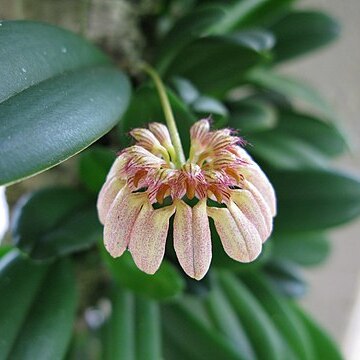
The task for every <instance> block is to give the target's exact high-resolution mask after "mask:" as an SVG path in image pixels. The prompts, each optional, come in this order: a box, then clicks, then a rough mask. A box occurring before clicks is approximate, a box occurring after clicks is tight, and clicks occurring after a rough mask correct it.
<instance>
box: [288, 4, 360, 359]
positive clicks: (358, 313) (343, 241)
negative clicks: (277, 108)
mask: <svg viewBox="0 0 360 360" xmlns="http://www.w3.org/2000/svg"><path fill="white" fill-rule="evenodd" d="M298 6H299V7H303V8H307V9H309V8H311V9H319V10H323V11H326V12H328V13H329V14H331V15H332V16H334V17H335V18H337V20H338V21H339V22H340V24H341V25H342V32H341V36H340V39H339V40H338V41H337V42H335V43H333V44H332V45H331V46H330V47H328V48H325V49H324V50H321V51H319V52H318V53H314V54H313V55H312V56H309V57H305V58H304V59H300V60H298V61H296V63H294V64H293V65H292V64H287V65H286V67H283V68H282V70H283V73H285V74H289V75H296V76H297V77H300V78H302V79H304V80H305V81H307V82H309V83H310V84H312V85H313V86H314V87H315V88H317V89H318V90H319V91H320V92H321V94H322V95H323V96H324V97H325V98H326V99H327V100H328V101H329V102H330V103H331V104H332V106H333V108H334V110H335V112H336V113H337V115H338V118H339V119H340V120H341V121H342V123H343V129H344V132H345V133H346V134H347V136H348V137H349V138H350V142H351V144H352V148H351V153H349V154H348V155H347V156H344V157H342V158H341V159H340V160H339V161H338V164H337V165H338V167H340V168H342V169H346V170H348V171H349V172H350V173H351V172H359V170H360V122H359V114H360V48H359V46H358V44H359V36H360V23H359V17H360V2H359V1H358V0H345V1H338V0H303V1H299V3H298ZM359 234H360V221H359V220H358V221H355V222H353V223H352V224H350V225H347V226H345V227H343V228H340V229H337V230H335V231H334V232H333V233H331V238H332V248H333V251H332V253H331V255H330V257H329V259H328V261H326V262H325V264H324V265H322V266H319V267H317V268H313V269H311V271H309V272H308V273H307V274H306V276H307V278H308V279H309V282H310V288H309V292H308V295H307V296H306V297H305V299H304V301H303V304H304V305H305V307H306V308H307V309H308V310H309V311H310V312H311V313H312V314H313V316H314V317H315V318H316V319H317V320H318V321H319V322H320V323H321V324H322V325H323V326H324V327H325V328H326V329H328V331H329V332H330V333H331V335H332V336H333V337H334V338H335V339H336V340H337V341H338V343H339V344H341V346H342V349H343V351H344V353H345V356H346V359H354V360H355V359H359V354H360V262H359V254H360V241H359Z"/></svg>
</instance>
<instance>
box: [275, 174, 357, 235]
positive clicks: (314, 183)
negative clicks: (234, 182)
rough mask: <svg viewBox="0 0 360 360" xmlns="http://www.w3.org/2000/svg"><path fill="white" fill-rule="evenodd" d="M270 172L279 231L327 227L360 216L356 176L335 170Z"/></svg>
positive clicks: (276, 222)
mask: <svg viewBox="0 0 360 360" xmlns="http://www.w3.org/2000/svg"><path fill="white" fill-rule="evenodd" d="M269 175H270V179H271V181H272V183H273V185H274V187H275V191H276V195H277V199H278V209H279V212H278V215H277V217H276V218H275V226H276V228H277V229H278V230H281V231H288V230H291V231H309V230H317V229H325V228H328V227H332V226H337V225H340V224H343V223H346V222H348V221H350V220H352V219H354V218H355V217H357V216H359V215H360V181H359V180H358V179H357V178H355V177H353V176H350V175H347V174H344V173H341V172H335V171H332V170H302V171H300V170H299V171H285V170H284V171H272V172H271V173H269Z"/></svg>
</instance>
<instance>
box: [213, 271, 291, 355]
mask: <svg viewBox="0 0 360 360" xmlns="http://www.w3.org/2000/svg"><path fill="white" fill-rule="evenodd" d="M218 279H219V285H220V289H222V291H223V292H224V294H225V295H226V297H227V299H228V301H229V303H230V304H231V305H232V308H233V309H234V311H235V312H236V314H237V316H238V318H239V319H240V320H241V322H242V324H243V326H244V328H245V329H246V332H247V335H248V337H249V339H250V340H251V343H252V345H253V349H254V351H255V352H256V355H257V357H258V358H260V359H269V360H270V359H274V360H275V359H276V360H278V359H282V358H283V357H282V354H284V351H285V348H284V343H283V342H282V339H281V337H280V334H279V332H278V331H277V329H276V328H275V326H274V325H273V323H272V322H271V320H270V318H269V317H268V315H267V314H266V312H265V311H264V310H263V309H262V307H261V305H260V304H259V302H258V301H257V300H256V298H255V297H254V296H253V295H252V294H251V293H250V292H249V291H248V290H247V288H246V287H245V286H244V285H243V284H242V283H241V282H240V281H239V280H238V279H236V278H235V277H234V275H232V274H231V273H228V272H225V271H221V272H219V274H218Z"/></svg>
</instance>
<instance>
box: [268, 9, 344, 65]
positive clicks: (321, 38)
mask: <svg viewBox="0 0 360 360" xmlns="http://www.w3.org/2000/svg"><path fill="white" fill-rule="evenodd" d="M271 31H273V32H274V34H275V37H276V46H275V48H274V53H275V60H276V61H284V60H289V59H292V58H294V57H296V56H299V55H303V54H306V53H308V52H311V51H313V50H315V49H317V48H320V47H323V46H324V45H327V44H328V43H330V42H332V41H333V40H335V39H336V38H337V37H338V35H339V32H340V26H339V24H338V23H337V22H336V21H335V20H334V19H333V18H332V17H330V16H328V15H327V14H324V13H321V12H316V11H296V12H291V13H289V14H287V15H286V16H284V17H283V18H282V19H280V21H278V22H276V23H275V24H274V25H273V26H272V27H271Z"/></svg>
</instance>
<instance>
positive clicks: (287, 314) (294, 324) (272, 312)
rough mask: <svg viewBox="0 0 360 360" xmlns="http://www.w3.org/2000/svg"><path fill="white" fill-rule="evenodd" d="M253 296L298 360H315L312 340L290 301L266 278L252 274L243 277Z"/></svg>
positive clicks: (258, 274)
mask: <svg viewBox="0 0 360 360" xmlns="http://www.w3.org/2000/svg"><path fill="white" fill-rule="evenodd" d="M242 280H243V281H244V282H245V284H246V285H247V287H248V288H249V289H250V290H251V292H252V294H253V295H254V296H255V297H256V299H257V300H258V301H259V302H260V304H261V305H262V307H263V308H264V309H265V310H266V312H267V314H268V315H269V316H270V318H271V320H272V322H273V324H274V325H275V326H276V328H277V329H278V330H279V332H280V333H281V335H282V337H283V339H284V341H285V342H286V344H287V345H288V346H289V347H290V348H291V350H292V351H293V352H294V353H295V354H296V357H297V358H298V359H302V360H306V359H308V360H312V359H315V357H314V354H313V349H312V343H311V338H310V337H309V334H308V333H307V332H306V329H305V327H304V325H303V324H302V322H301V321H300V320H299V319H298V318H297V316H296V314H295V313H294V312H293V310H292V308H291V307H290V306H289V304H288V301H286V300H285V298H283V297H282V296H281V295H280V294H279V293H278V292H276V291H275V289H274V288H273V287H272V286H271V284H270V283H269V282H267V281H266V279H265V278H264V276H261V275H260V273H256V272H251V273H248V274H246V275H245V276H243V277H242Z"/></svg>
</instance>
